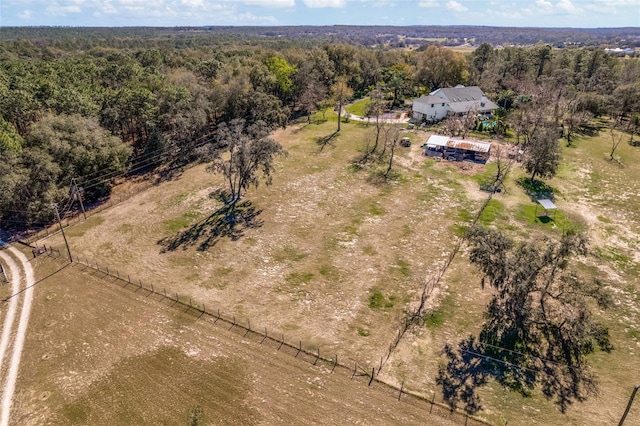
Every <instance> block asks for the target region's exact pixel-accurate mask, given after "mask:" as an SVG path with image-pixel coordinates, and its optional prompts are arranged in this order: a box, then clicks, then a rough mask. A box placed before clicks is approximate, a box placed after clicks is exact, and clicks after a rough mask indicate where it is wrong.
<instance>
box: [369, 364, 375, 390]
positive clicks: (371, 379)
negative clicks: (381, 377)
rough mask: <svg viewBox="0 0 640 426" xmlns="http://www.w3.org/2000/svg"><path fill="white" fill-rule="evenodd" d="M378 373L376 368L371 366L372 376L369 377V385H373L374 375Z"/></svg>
mask: <svg viewBox="0 0 640 426" xmlns="http://www.w3.org/2000/svg"><path fill="white" fill-rule="evenodd" d="M375 375H376V368H375V367H372V368H371V378H370V379H369V384H368V385H367V386H371V382H373V376H375Z"/></svg>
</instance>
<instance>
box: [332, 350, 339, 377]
mask: <svg viewBox="0 0 640 426" xmlns="http://www.w3.org/2000/svg"><path fill="white" fill-rule="evenodd" d="M336 365H338V354H336V361H335V362H334V363H333V368H332V369H331V372H332V373H333V370H335V369H336Z"/></svg>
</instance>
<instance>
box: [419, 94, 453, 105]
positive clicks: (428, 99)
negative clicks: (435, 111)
mask: <svg viewBox="0 0 640 426" xmlns="http://www.w3.org/2000/svg"><path fill="white" fill-rule="evenodd" d="M413 102H420V103H423V104H441V103H443V102H446V100H445V99H442V98H439V97H437V96H433V95H426V96H421V97H419V98H418V99H414V101H413Z"/></svg>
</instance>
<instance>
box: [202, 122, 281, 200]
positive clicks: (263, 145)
mask: <svg viewBox="0 0 640 426" xmlns="http://www.w3.org/2000/svg"><path fill="white" fill-rule="evenodd" d="M245 124H246V123H245V121H244V120H240V119H237V120H232V121H231V122H230V123H229V124H227V123H222V124H221V125H219V126H218V134H217V137H216V140H217V142H218V144H219V146H224V147H226V149H224V150H222V151H218V152H216V154H215V156H214V158H213V161H212V162H211V164H210V165H209V167H208V170H209V171H210V172H214V173H222V175H223V176H224V177H225V179H226V181H227V184H228V185H229V197H228V198H227V204H229V205H231V206H233V205H235V204H236V203H237V202H238V200H240V197H241V196H242V193H243V192H244V191H246V190H247V189H248V188H249V187H251V186H255V187H257V186H258V184H259V182H260V175H262V177H263V178H264V180H265V184H266V185H269V184H271V174H272V173H273V171H274V170H275V169H274V167H273V160H274V159H275V157H276V156H280V155H285V154H286V152H285V151H284V150H283V148H282V146H281V145H280V144H279V143H277V142H275V141H274V140H272V139H271V138H269V129H268V127H267V126H266V124H264V123H262V122H256V123H254V124H251V125H249V126H245Z"/></svg>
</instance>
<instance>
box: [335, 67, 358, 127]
mask: <svg viewBox="0 0 640 426" xmlns="http://www.w3.org/2000/svg"><path fill="white" fill-rule="evenodd" d="M331 96H332V97H333V100H334V101H335V103H336V104H337V108H338V129H337V130H336V132H339V131H340V122H341V121H342V107H343V106H344V104H345V103H346V102H347V101H348V100H349V99H351V98H352V97H353V90H351V88H350V87H349V85H348V84H347V80H346V79H345V78H339V79H338V81H336V83H335V84H334V85H333V86H332V87H331Z"/></svg>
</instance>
